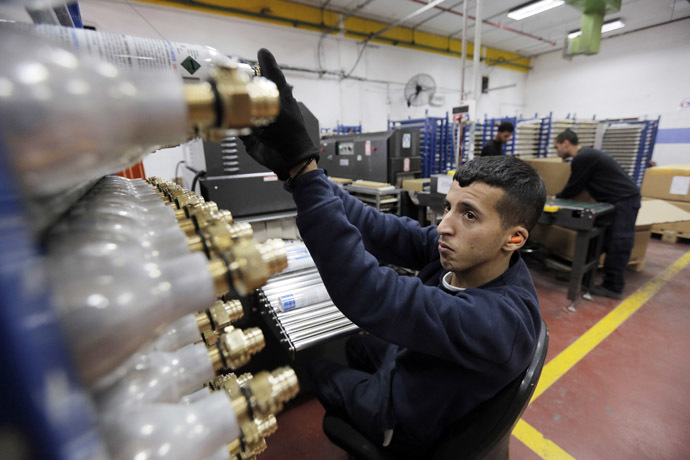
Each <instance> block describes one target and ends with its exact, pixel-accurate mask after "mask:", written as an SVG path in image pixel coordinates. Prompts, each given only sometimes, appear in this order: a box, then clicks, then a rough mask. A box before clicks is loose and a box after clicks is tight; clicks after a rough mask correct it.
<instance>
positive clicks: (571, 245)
mask: <svg viewBox="0 0 690 460" xmlns="http://www.w3.org/2000/svg"><path fill="white" fill-rule="evenodd" d="M525 161H527V163H529V164H530V165H532V167H533V168H534V169H535V170H536V171H537V172H538V173H539V175H540V176H541V177H542V179H543V180H544V185H545V186H546V194H547V195H548V196H552V195H556V194H557V193H558V192H560V191H561V190H563V187H565V184H566V183H567V182H568V178H569V177H570V163H564V162H563V161H562V160H561V159H560V158H539V159H528V160H525ZM668 168H669V167H659V168H650V169H648V170H647V174H646V177H645V181H644V184H643V187H642V195H643V197H645V198H649V199H643V202H642V207H641V208H640V212H639V213H638V216H637V222H636V224H635V245H634V247H633V250H632V254H631V256H630V263H629V265H628V268H630V269H633V270H636V271H639V270H642V269H643V268H644V259H645V253H646V252H647V244H648V243H649V239H650V237H651V234H652V231H657V230H659V231H661V229H676V230H674V231H679V230H677V229H681V230H680V231H683V232H685V233H686V234H687V235H688V236H689V237H690V190H688V188H689V187H688V185H689V184H690V165H682V166H678V165H675V166H674V167H673V168H672V169H668ZM669 171H670V172H669ZM675 177H681V178H684V179H674V178H675ZM674 181H675V182H674ZM683 187H684V188H683ZM680 191H684V192H685V193H684V195H681V194H679V193H677V192H680ZM662 192H663V193H662ZM670 192H676V193H670ZM660 198H661V199H660ZM574 199H575V200H578V201H594V200H593V199H592V197H591V196H590V195H589V194H588V193H587V192H586V191H585V192H583V193H581V194H580V195H578V196H577V197H575V198H574ZM664 231H666V230H664ZM575 237H576V232H575V231H574V230H569V229H567V228H563V227H558V226H555V225H540V224H538V225H537V226H536V227H535V228H534V229H533V230H532V232H531V234H530V239H531V240H532V241H537V242H539V243H541V244H543V245H544V246H545V247H546V249H548V250H549V251H550V252H551V253H552V254H555V255H557V256H559V257H562V258H564V259H566V260H570V261H572V259H573V252H574V250H575Z"/></svg>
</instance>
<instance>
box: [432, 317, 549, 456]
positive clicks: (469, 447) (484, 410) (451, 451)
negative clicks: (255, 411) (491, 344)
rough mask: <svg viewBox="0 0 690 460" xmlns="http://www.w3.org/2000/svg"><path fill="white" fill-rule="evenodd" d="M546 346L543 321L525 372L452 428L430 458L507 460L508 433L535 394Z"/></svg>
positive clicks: (547, 341) (546, 334) (545, 329)
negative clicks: (504, 459) (501, 459)
mask: <svg viewBox="0 0 690 460" xmlns="http://www.w3.org/2000/svg"><path fill="white" fill-rule="evenodd" d="M548 347H549V331H548V329H547V327H546V323H545V322H544V320H543V319H542V320H541V330H540V331H539V338H538V340H537V346H536V348H535V350H534V355H533V357H532V361H531V362H530V364H529V366H528V367H527V369H526V370H525V372H523V373H522V374H521V375H520V376H519V377H518V378H516V379H515V380H513V381H512V382H511V383H510V384H508V386H506V387H505V388H504V389H502V390H501V391H499V392H498V394H496V396H494V397H493V398H491V399H490V400H488V401H486V402H484V403H483V404H481V405H479V406H478V407H476V408H475V409H474V410H472V411H471V412H470V413H469V414H467V415H466V416H465V417H463V418H462V419H461V420H459V421H457V422H455V423H454V424H453V425H451V426H450V427H449V428H448V430H446V433H445V434H444V435H443V437H442V438H441V440H440V441H439V444H438V447H437V448H436V450H435V451H434V456H433V459H434V460H446V459H448V460H451V459H453V460H455V459H459V458H462V459H482V458H507V454H508V443H509V441H510V433H511V432H512V431H513V428H514V427H515V425H516V424H517V422H518V420H519V419H520V416H521V415H522V413H523V412H524V410H525V409H526V408H527V405H528V404H529V400H530V398H531V397H532V394H533V393H534V388H535V387H536V385H537V381H539V376H540V375H541V370H542V367H544V360H545V359H546V351H547V349H548Z"/></svg>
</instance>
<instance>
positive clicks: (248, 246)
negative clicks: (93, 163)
mask: <svg viewBox="0 0 690 460" xmlns="http://www.w3.org/2000/svg"><path fill="white" fill-rule="evenodd" d="M149 184H150V185H151V186H152V187H156V188H158V189H159V190H165V191H166V193H168V192H170V191H174V192H175V193H174V196H177V197H178V198H179V197H183V196H189V197H193V199H192V198H190V199H189V200H187V201H186V203H187V204H185V205H184V210H185V212H186V213H187V215H191V216H192V218H193V219H194V222H195V226H196V231H195V234H194V235H193V236H191V237H188V244H189V245H190V248H191V249H192V250H197V251H204V252H205V253H206V255H207V256H208V257H209V264H210V265H211V271H212V273H213V275H214V280H215V281H216V292H217V294H218V296H221V295H223V294H225V293H228V292H229V293H230V294H231V295H233V296H237V295H239V296H244V295H247V294H249V293H250V292H251V291H253V290H254V289H257V288H259V287H261V286H263V285H264V284H265V283H266V281H267V280H268V277H269V276H271V275H272V274H275V273H279V272H280V271H282V270H283V269H285V267H287V255H286V252H285V244H284V243H283V242H282V240H279V239H275V240H268V241H266V242H265V243H263V244H258V243H256V241H255V240H254V239H253V231H252V229H251V225H249V224H247V223H240V224H235V225H231V224H232V217H231V216H229V215H223V214H222V213H221V214H218V213H217V212H216V211H217V209H218V208H217V206H216V204H215V203H213V202H204V201H203V199H202V198H200V197H197V196H196V195H194V194H193V193H191V192H189V191H188V190H186V189H183V188H182V187H180V186H179V185H177V184H175V183H173V182H170V181H166V180H162V179H158V178H150V179H149ZM167 196H173V195H167ZM178 202H179V199H178Z"/></svg>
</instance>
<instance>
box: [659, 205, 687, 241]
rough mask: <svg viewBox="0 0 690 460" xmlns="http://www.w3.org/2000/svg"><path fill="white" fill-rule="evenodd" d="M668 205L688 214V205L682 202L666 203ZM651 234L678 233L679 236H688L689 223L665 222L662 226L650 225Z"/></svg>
mask: <svg viewBox="0 0 690 460" xmlns="http://www.w3.org/2000/svg"><path fill="white" fill-rule="evenodd" d="M666 203H668V204H669V205H672V206H675V207H677V208H680V209H682V210H683V211H685V212H690V203H686V202H684V201H666ZM652 232H654V233H665V232H667V233H678V234H679V235H680V236H690V222H688V221H685V222H665V223H662V224H655V225H652Z"/></svg>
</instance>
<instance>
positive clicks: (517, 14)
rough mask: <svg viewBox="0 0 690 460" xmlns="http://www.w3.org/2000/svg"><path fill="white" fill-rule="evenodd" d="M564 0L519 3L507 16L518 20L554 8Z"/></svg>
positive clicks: (539, 0)
mask: <svg viewBox="0 0 690 460" xmlns="http://www.w3.org/2000/svg"><path fill="white" fill-rule="evenodd" d="M564 3H565V1H564V0H538V1H536V2H529V3H525V4H524V5H521V6H519V7H517V8H515V9H514V10H510V12H509V13H508V17H509V18H510V19H515V20H516V21H519V20H520V19H525V18H528V17H530V16H534V15H535V14H539V13H543V12H544V11H547V10H550V9H551V8H556V7H557V6H561V5H562V4H564Z"/></svg>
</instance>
